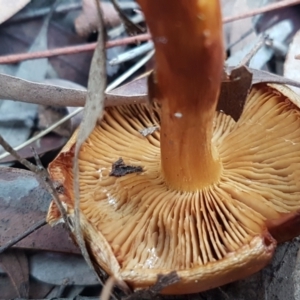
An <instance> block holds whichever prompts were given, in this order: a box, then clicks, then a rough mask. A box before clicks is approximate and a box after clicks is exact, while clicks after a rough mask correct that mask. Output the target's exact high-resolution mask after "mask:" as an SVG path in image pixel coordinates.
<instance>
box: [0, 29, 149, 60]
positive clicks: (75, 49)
mask: <svg viewBox="0 0 300 300" xmlns="http://www.w3.org/2000/svg"><path fill="white" fill-rule="evenodd" d="M150 38H151V36H150V34H149V33H145V34H140V35H136V36H132V37H126V38H123V39H118V40H114V41H108V42H106V44H105V47H106V48H112V47H116V46H122V45H128V44H133V43H138V42H142V41H147V40H149V39H150ZM96 45H97V43H91V44H84V45H76V46H68V47H62V48H56V49H50V50H45V51H36V52H31V53H20V54H11V55H5V56H0V64H14V63H17V62H20V61H24V60H29V59H36V58H45V57H54V56H58V55H68V54H76V53H81V52H88V51H93V50H95V48H96Z"/></svg>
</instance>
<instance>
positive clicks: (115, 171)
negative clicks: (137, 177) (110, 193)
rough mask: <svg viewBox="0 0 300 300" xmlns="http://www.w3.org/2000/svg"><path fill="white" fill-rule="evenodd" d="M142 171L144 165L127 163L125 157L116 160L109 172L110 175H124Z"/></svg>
mask: <svg viewBox="0 0 300 300" xmlns="http://www.w3.org/2000/svg"><path fill="white" fill-rule="evenodd" d="M141 172H143V167H141V166H130V165H126V164H125V163H124V161H123V159H122V158H119V159H118V160H117V161H116V162H114V163H113V164H112V169H111V172H110V173H109V176H115V177H122V176H125V175H127V174H132V173H141Z"/></svg>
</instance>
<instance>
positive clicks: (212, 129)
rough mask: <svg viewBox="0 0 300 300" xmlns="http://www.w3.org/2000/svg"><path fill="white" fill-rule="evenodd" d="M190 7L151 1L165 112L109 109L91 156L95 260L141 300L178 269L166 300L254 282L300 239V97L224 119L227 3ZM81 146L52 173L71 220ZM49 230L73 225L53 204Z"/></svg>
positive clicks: (275, 92) (89, 148) (158, 90)
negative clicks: (286, 245)
mask: <svg viewBox="0 0 300 300" xmlns="http://www.w3.org/2000/svg"><path fill="white" fill-rule="evenodd" d="M188 2H189V3H188V5H187V3H186V0H176V1H174V0H162V1H154V0H139V3H140V4H141V7H142V9H143V11H144V14H145V17H146V21H147V23H148V25H149V28H150V30H151V33H152V36H153V41H154V43H155V48H156V69H155V76H154V82H153V83H152V88H151V94H153V96H154V98H155V99H154V103H153V107H152V109H150V108H149V106H147V105H145V104H136V105H126V106H118V107H110V108H106V110H105V113H104V117H103V120H102V121H101V123H99V124H98V125H97V126H96V127H95V129H94V131H93V132H92V134H91V135H90V137H89V139H88V140H87V141H86V142H85V143H84V145H83V146H82V148H81V151H80V155H79V168H80V209H81V228H82V230H83V234H84V238H85V241H86V243H87V245H88V248H89V250H90V252H91V254H92V256H93V259H94V260H95V262H96V263H97V264H98V265H99V266H101V268H102V269H104V270H105V271H106V272H107V273H108V274H110V275H113V276H115V277H116V278H117V279H119V280H124V281H125V282H127V283H128V284H129V285H130V286H131V287H132V288H133V289H141V288H147V287H149V286H151V285H153V284H154V283H155V282H156V280H157V275H158V274H168V273H170V272H172V271H174V270H175V271H176V272H177V274H178V276H179V278H180V281H179V282H177V283H175V284H173V285H171V286H169V287H166V288H165V289H164V290H163V291H162V292H163V293H165V294H188V293H195V292H200V291H204V290H207V289H210V288H213V287H217V286H220V285H223V284H226V283H229V282H232V281H234V280H238V279H242V278H244V277H246V276H248V275H250V274H253V273H254V272H256V271H258V270H260V269H261V268H263V267H264V266H265V265H266V264H267V263H268V262H269V261H270V259H271V258H272V255H273V252H274V249H275V247H276V241H278V242H282V241H285V240H287V239H290V238H292V237H294V236H296V235H298V234H299V233H300V226H298V224H299V222H300V218H299V210H300V200H299V199H300V198H299V197H300V183H299V182H300V181H299V179H300V171H299V170H300V111H299V108H298V107H297V106H296V105H295V104H296V103H297V101H299V98H297V95H295V94H293V92H292V91H290V90H289V89H288V88H286V87H283V86H276V85H267V84H259V85H255V86H253V87H252V89H251V91H250V93H249V95H248V98H247V100H246V103H245V107H244V111H243V113H242V115H241V117H240V119H239V120H238V121H234V120H233V119H232V118H231V117H230V116H228V115H226V114H224V113H222V112H216V105H217V101H218V93H219V89H220V84H221V73H222V67H223V45H222V24H221V13H220V4H219V1H217V0H211V1H204V0H202V1H201V0H189V1H188ZM294 103H295V104H294ZM152 126H157V127H159V129H158V130H156V131H155V130H153V131H150V134H148V135H147V134H146V135H143V134H141V130H143V128H148V127H152ZM75 142H76V133H75V134H74V136H73V137H72V138H71V140H70V141H69V142H68V143H67V145H66V146H65V147H64V149H63V150H62V151H61V153H60V154H59V155H58V156H57V157H56V159H55V160H54V161H53V162H52V163H51V164H50V166H49V172H50V174H51V177H52V179H53V180H55V181H58V182H60V183H61V184H62V185H63V187H64V190H63V191H62V193H61V194H60V199H61V201H62V202H63V203H64V204H65V206H66V208H67V213H68V216H69V217H70V218H71V219H72V218H74V202H73V199H74V194H73V174H72V163H73V157H74V145H75ZM120 158H122V160H120ZM47 220H48V222H49V223H50V224H51V225H54V224H56V223H57V222H59V221H61V216H60V214H59V211H58V209H57V207H56V206H55V204H54V203H53V202H52V204H51V206H50V208H49V212H48V216H47Z"/></svg>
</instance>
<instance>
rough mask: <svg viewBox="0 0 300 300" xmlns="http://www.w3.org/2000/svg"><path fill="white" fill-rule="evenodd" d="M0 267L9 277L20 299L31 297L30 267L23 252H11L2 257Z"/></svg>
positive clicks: (0, 256)
mask: <svg viewBox="0 0 300 300" xmlns="http://www.w3.org/2000/svg"><path fill="white" fill-rule="evenodd" d="M0 266H1V267H2V269H3V270H4V271H5V272H6V274H7V275H8V276H9V278H10V280H11V282H12V284H13V286H14V288H15V290H16V292H17V294H18V297H19V298H25V299H27V298H28V297H29V267H28V261H27V257H26V255H25V254H24V252H23V251H16V250H10V251H6V252H4V253H1V255H0Z"/></svg>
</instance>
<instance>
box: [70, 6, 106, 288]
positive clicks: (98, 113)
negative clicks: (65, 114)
mask: <svg viewBox="0 0 300 300" xmlns="http://www.w3.org/2000/svg"><path fill="white" fill-rule="evenodd" d="M97 11H98V18H99V19H98V29H99V30H98V41H97V46H96V49H95V52H94V55H93V58H92V63H91V69H90V73H89V81H88V91H87V97H86V103H85V107H84V112H83V120H82V122H81V124H80V126H79V130H78V136H77V141H76V145H75V151H74V161H73V174H74V178H73V186H74V202H75V209H74V212H75V221H74V223H75V224H74V225H75V226H74V228H75V237H76V241H77V243H78V245H79V248H80V250H81V253H82V255H83V257H84V259H85V260H86V262H87V264H88V265H89V267H90V268H91V269H92V270H95V269H94V267H93V264H92V261H91V259H90V256H89V254H88V251H87V248H86V244H85V241H84V239H83V233H82V230H81V226H80V208H79V199H80V190H79V163H78V159H79V151H80V148H81V145H82V144H83V143H84V142H85V140H86V139H87V138H88V137H89V135H90V134H91V132H92V131H93V129H94V127H95V125H96V123H97V120H99V119H101V118H102V115H103V111H104V100H105V89H106V57H105V42H104V39H105V38H104V25H103V17H102V13H101V11H100V4H98V7H97ZM95 272H96V270H95ZM99 280H100V282H101V278H100V277H99Z"/></svg>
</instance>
